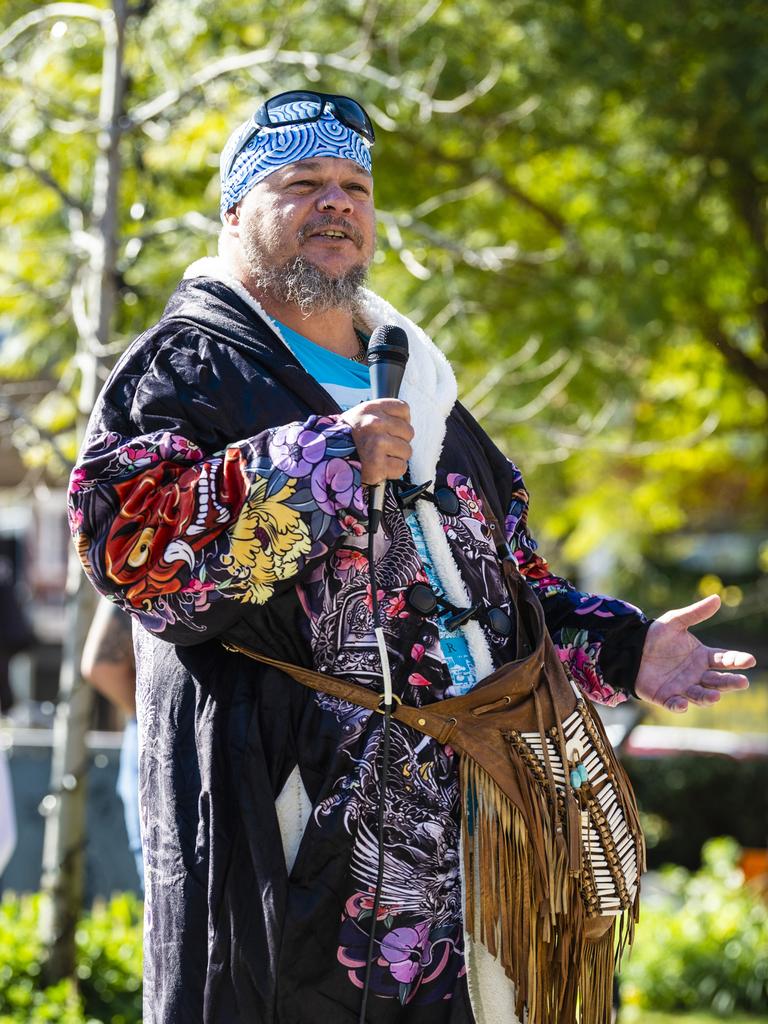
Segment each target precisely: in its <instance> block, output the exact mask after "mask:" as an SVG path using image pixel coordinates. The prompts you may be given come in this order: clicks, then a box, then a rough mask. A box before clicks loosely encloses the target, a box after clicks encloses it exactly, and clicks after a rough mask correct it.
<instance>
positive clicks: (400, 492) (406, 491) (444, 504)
mask: <svg viewBox="0 0 768 1024" xmlns="http://www.w3.org/2000/svg"><path fill="white" fill-rule="evenodd" d="M393 482H394V485H395V495H396V497H397V502H398V504H399V505H400V508H401V509H403V510H405V509H407V508H410V507H411V506H412V505H414V504H415V503H416V502H417V501H418V500H419V499H422V500H423V501H431V502H432V504H433V505H434V506H435V508H436V509H437V510H438V512H442V514H443V515H444V516H456V515H458V514H459V496H458V495H457V494H456V492H455V491H454V490H453V488H452V487H448V486H446V485H443V486H441V487H437V488H435V490H434V491H430V489H429V488H430V487H431V486H432V481H431V480H427V482H426V483H425V484H410V483H407V482H406V481H405V480H395V481H393Z"/></svg>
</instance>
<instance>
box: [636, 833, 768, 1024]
mask: <svg viewBox="0 0 768 1024" xmlns="http://www.w3.org/2000/svg"><path fill="white" fill-rule="evenodd" d="M738 856H739V848H738V845H737V844H736V843H735V842H734V841H733V840H732V839H714V840H712V841H711V842H709V843H707V844H706V846H705V847H704V849H703V851H702V859H703V867H702V869H701V871H698V872H697V873H696V874H693V875H692V874H690V873H689V872H687V871H685V870H684V869H683V868H667V869H665V871H664V872H662V882H663V884H664V888H665V889H666V890H667V891H668V892H669V893H670V894H672V893H673V894H674V895H670V896H669V897H668V898H667V899H663V900H661V901H660V902H658V903H657V904H655V905H654V904H650V901H646V904H645V906H644V909H643V913H642V920H641V923H640V925H639V927H638V931H637V939H636V942H635V945H634V947H633V949H632V953H631V955H630V956H629V957H628V959H627V960H625V961H624V964H623V966H622V971H621V979H622V986H621V992H622V998H623V1000H624V1001H625V1003H626V1004H627V1006H628V1007H629V1006H635V1007H640V1008H641V1009H655V1010H667V1011H690V1010H708V1011H710V1012H714V1013H716V1014H718V1015H720V1016H722V1017H725V1018H727V1019H729V1020H732V1019H733V1017H732V1016H731V1015H732V1014H734V1013H736V1012H738V1011H747V1012H753V1013H757V1012H761V1011H762V1012H764V1011H765V1007H766V1006H768V906H766V904H765V902H764V900H763V899H761V897H760V896H759V895H758V894H757V892H756V891H754V890H753V889H751V888H750V887H749V886H746V885H744V878H743V875H742V873H741V871H740V870H739V868H738V866H737V864H738ZM622 1019H624V1018H622ZM626 1019H628V1020H630V1019H632V1017H631V1015H629V1014H627V1015H626ZM635 1019H637V1018H635ZM640 1019H641V1020H644V1019H645V1018H644V1017H640Z"/></svg>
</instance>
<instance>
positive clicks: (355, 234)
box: [298, 213, 363, 249]
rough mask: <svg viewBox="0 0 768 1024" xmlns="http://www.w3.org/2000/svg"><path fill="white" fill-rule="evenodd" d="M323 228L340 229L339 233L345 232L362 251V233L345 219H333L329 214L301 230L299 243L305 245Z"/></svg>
mask: <svg viewBox="0 0 768 1024" xmlns="http://www.w3.org/2000/svg"><path fill="white" fill-rule="evenodd" d="M323 228H338V230H339V231H343V232H344V233H345V234H346V235H347V236H348V237H349V238H350V239H351V240H352V241H353V242H354V244H355V245H356V246H357V248H358V249H362V247H363V234H362V232H361V231H360V230H359V229H358V228H356V227H355V225H354V224H351V223H350V222H349V221H348V220H345V219H344V218H343V217H333V216H331V214H329V213H326V214H323V216H322V217H318V219H317V220H315V221H312V223H311V224H305V225H304V227H303V228H301V229H300V230H299V233H298V238H299V242H300V243H301V244H303V243H304V242H306V241H307V239H308V238H310V237H311V236H312V235H314V234H316V233H317V232H318V231H320V230H322V229H323Z"/></svg>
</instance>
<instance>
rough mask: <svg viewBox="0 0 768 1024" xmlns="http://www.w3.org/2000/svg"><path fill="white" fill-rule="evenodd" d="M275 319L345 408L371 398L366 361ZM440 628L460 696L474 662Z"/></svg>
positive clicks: (411, 519)
mask: <svg viewBox="0 0 768 1024" xmlns="http://www.w3.org/2000/svg"><path fill="white" fill-rule="evenodd" d="M274 323H275V325H276V326H277V327H278V329H279V330H280V333H281V334H282V336H283V337H284V338H285V341H286V344H287V345H288V347H289V348H290V350H291V352H293V354H294V355H295V356H296V358H297V359H298V361H299V362H300V363H301V365H302V366H303V367H304V369H305V370H306V371H307V373H308V374H310V375H311V376H312V377H314V378H315V380H316V381H317V382H318V384H320V386H321V387H323V388H325V390H326V391H327V392H328V394H329V395H331V397H332V398H333V399H334V400H335V401H336V402H337V404H338V405H339V407H340V408H341V409H342V411H343V412H346V411H347V409H351V408H352V406H353V405H359V403H360V402H367V401H369V399H370V397H371V377H370V372H369V369H368V367H367V366H366V365H365V364H364V363H357V362H355V360H354V359H347V358H345V357H344V356H340V355H338V354H337V353H336V352H331V351H330V349H327V348H323V346H322V345H316V344H315V342H314V341H310V340H309V338H305V337H304V335H303V334H299V333H298V332H297V331H294V330H293V329H292V328H290V327H286V325H285V324H284V323H281V322H280V321H279V320H275V321H274ZM406 522H407V523H408V527H409V529H410V531H411V534H412V535H413V542H414V544H415V545H416V550H417V551H418V553H419V558H420V559H421V561H422V563H423V564H424V572H425V573H426V574H427V579H428V580H429V583H430V586H431V587H432V588H433V589H434V590H436V591H438V592H439V593H444V590H443V586H442V583H441V582H440V577H439V576H438V574H437V572H436V571H435V568H434V566H433V565H432V559H431V558H430V557H429V550H428V548H427V542H426V540H425V539H424V533H423V531H422V529H421V526H420V524H419V520H418V518H417V517H416V516H415V515H413V514H411V515H408V516H407V517H406ZM437 629H438V633H439V636H440V646H441V648H442V651H443V655H444V656H445V661H446V664H447V665H448V671H449V672H450V674H451V683H452V687H451V692H450V693H449V696H459V695H461V694H463V693H466V692H467V691H468V690H471V689H472V687H473V686H474V685H475V682H476V681H477V670H476V668H475V663H474V660H473V658H472V655H471V654H470V651H469V646H468V644H467V640H466V637H465V636H464V634H463V633H462V632H461V630H455V631H452V630H448V629H446V628H445V626H444V625H443V620H442V617H441V618H438V619H437Z"/></svg>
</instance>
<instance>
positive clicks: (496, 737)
mask: <svg viewBox="0 0 768 1024" xmlns="http://www.w3.org/2000/svg"><path fill="white" fill-rule="evenodd" d="M489 522H490V520H489ZM492 525H493V526H494V527H497V524H496V523H493V524H492ZM504 571H505V576H506V578H507V584H508V586H509V588H510V593H511V596H512V598H513V600H514V604H515V607H516V608H517V617H518V623H517V625H518V650H519V651H525V649H526V647H527V649H528V650H529V651H530V653H525V654H523V656H522V657H520V658H519V659H518V660H516V661H513V662H510V663H508V664H506V665H504V666H502V667H501V668H500V669H498V670H497V671H496V672H494V673H492V674H491V675H490V676H487V677H486V678H485V679H483V680H482V681H481V682H480V683H478V685H477V686H476V687H475V688H474V689H473V690H471V691H470V692H469V693H467V694H465V695H464V696H462V697H452V698H450V699H448V700H444V701H438V702H436V703H434V704H429V705H426V706H424V707H419V708H417V707H410V706H408V705H406V704H402V703H399V702H398V703H396V705H395V710H394V712H393V716H392V717H393V718H394V719H395V720H396V721H398V722H402V723H404V724H405V725H408V726H411V727H412V728H414V729H417V730H418V731H419V732H422V733H424V734H425V735H427V736H431V737H433V738H434V739H435V740H437V741H438V742H439V743H442V744H450V745H451V747H453V749H454V750H456V751H457V752H458V754H459V760H460V779H461V788H462V796H463V832H464V849H465V868H466V870H465V885H466V894H465V921H466V927H467V931H468V932H469V933H470V935H472V937H473V938H474V939H476V940H479V941H480V942H482V943H483V944H484V945H485V946H486V947H487V948H488V950H489V951H490V953H491V954H492V955H493V956H495V957H496V958H497V959H498V960H499V961H500V962H501V964H502V965H503V967H504V969H505V971H506V973H507V975H508V977H509V978H510V979H511V980H512V981H513V982H514V984H515V989H516V1001H517V1014H518V1016H519V1017H520V1019H521V1020H522V1019H526V1020H527V1024H576V1022H577V1021H578V1022H579V1024H609V1022H610V1019H611V999H612V982H613V970H614V964H615V963H616V962H617V960H618V958H620V955H621V952H622V950H623V949H624V947H625V946H626V945H627V943H631V941H632V937H633V932H634V925H635V922H636V921H637V918H638V909H639V876H640V874H641V873H642V871H643V870H644V869H645V847H644V841H643V836H642V831H641V828H640V823H639V817H638V811H637V805H636V803H635V799H634V795H633V793H632V789H631V786H630V783H629V780H628V778H627V776H626V774H625V772H624V770H623V768H622V767H621V765H620V764H619V762H618V760H617V758H616V755H615V754H614V752H613V749H612V747H611V744H610V742H609V740H608V738H607V736H606V734H605V730H604V729H603V726H602V723H601V721H600V718H599V717H598V715H597V713H596V711H595V710H594V708H593V706H592V705H591V703H589V702H588V701H585V700H584V699H583V697H581V695H580V694H579V693H578V691H577V690H576V688H575V687H574V686H573V684H572V683H571V682H570V681H569V680H568V678H567V676H566V675H565V672H564V670H563V667H562V665H561V663H560V659H559V658H558V655H557V652H556V651H555V648H554V646H553V644H552V641H551V639H550V637H549V634H548V632H547V629H546V626H545V622H544V614H543V611H542V608H541V605H540V603H539V601H538V599H537V598H536V596H535V594H534V593H533V591H532V590H531V588H530V587H529V586H528V584H527V583H526V582H525V581H524V580H523V578H522V577H521V576H520V575H519V573H518V572H517V568H516V565H515V564H514V562H513V560H511V559H505V560H504ZM225 646H226V647H228V648H229V649H231V650H236V651H239V652H240V653H242V654H246V655H248V656H249V657H252V658H255V659H256V660H257V661H261V662H264V663H265V664H268V665H272V666H274V667H276V668H278V669H281V670H282V671H284V672H286V673H287V674H288V675H290V676H292V677H293V678H294V679H296V680H297V681H298V682H300V683H303V684H304V685H305V686H309V687H311V688H312V689H314V690H318V691H320V692H321V693H329V694H331V695H333V696H335V697H338V698H339V699H341V700H344V701H349V702H351V703H354V704H357V705H359V706H361V707H365V708H369V709H370V710H371V711H380V710H381V696H380V695H379V694H377V693H375V692H374V691H372V690H369V689H367V688H366V687H363V686H358V685H357V684H355V683H349V682H346V681H344V680H343V679H339V678H337V677H334V676H329V675H327V674H325V673H321V672H315V671H313V670H311V669H307V668H302V667H300V666H298V665H292V664H290V663H287V662H282V661H278V660H276V659H273V658H269V657H267V656H265V655H262V654H259V653H258V652H256V651H252V650H249V649H248V648H246V647H241V646H239V645H237V644H233V643H228V642H226V641H225ZM526 1010H527V1017H526V1018H524V1016H523V1014H524V1011H526Z"/></svg>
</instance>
